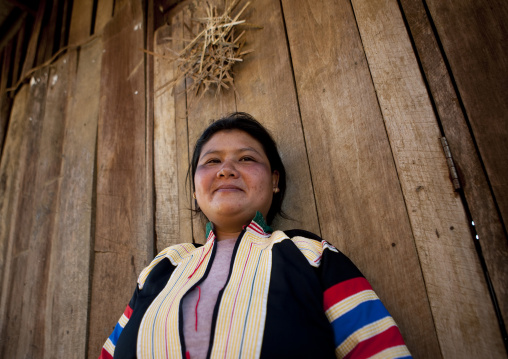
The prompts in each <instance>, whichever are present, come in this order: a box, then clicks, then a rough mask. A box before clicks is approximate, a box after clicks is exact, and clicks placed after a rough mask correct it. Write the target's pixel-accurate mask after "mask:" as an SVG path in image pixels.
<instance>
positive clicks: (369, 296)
mask: <svg viewBox="0 0 508 359" xmlns="http://www.w3.org/2000/svg"><path fill="white" fill-rule="evenodd" d="M378 299H379V297H378V296H377V295H376V293H374V291H373V290H372V289H367V290H364V291H361V292H359V293H356V294H354V295H352V296H349V297H347V298H345V299H343V300H341V301H340V302H338V303H335V304H334V305H332V306H331V307H330V308H328V310H327V311H326V312H325V314H326V317H327V318H328V320H329V321H330V323H331V322H333V321H334V320H335V319H337V318H338V317H340V316H341V315H344V314H346V313H347V312H349V311H350V310H353V309H354V308H356V307H357V306H358V305H360V304H362V303H364V302H368V301H369V300H378Z"/></svg>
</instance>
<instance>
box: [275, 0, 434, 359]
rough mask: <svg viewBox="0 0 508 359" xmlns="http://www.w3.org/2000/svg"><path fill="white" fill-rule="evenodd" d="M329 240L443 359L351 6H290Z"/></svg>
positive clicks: (421, 349) (410, 337)
mask: <svg viewBox="0 0 508 359" xmlns="http://www.w3.org/2000/svg"><path fill="white" fill-rule="evenodd" d="M282 8H283V13H284V17H285V23H286V26H287V34H288V40H289V46H290V50H291V59H292V62H293V68H294V74H295V81H296V86H297V91H298V98H299V104H300V110H301V116H302V122H303V129H304V133H305V139H306V144H307V149H308V156H309V163H310V168H311V175H312V180H313V184H314V189H315V195H316V203H317V208H318V215H319V219H320V224H321V233H322V236H323V238H325V239H326V240H328V241H330V242H332V243H333V244H334V245H335V246H337V248H339V249H340V250H341V251H343V252H344V253H346V254H347V255H348V256H349V257H350V258H351V259H352V260H353V262H355V264H356V265H357V266H358V267H359V268H360V270H361V271H362V272H363V273H364V274H365V276H366V277H367V279H368V280H369V281H370V282H371V283H372V285H373V287H374V289H375V290H376V292H377V293H378V294H379V296H380V298H381V300H382V301H383V303H384V304H385V305H386V307H387V308H388V310H389V311H390V313H391V314H392V316H393V317H394V318H395V321H396V322H397V324H398V325H399V327H400V329H401V332H402V335H403V336H404V339H405V340H406V343H407V345H408V347H409V349H410V351H411V352H412V353H413V355H414V356H415V357H422V358H423V357H431V358H439V357H441V353H440V349H439V344H438V341H437V337H436V333H435V329H434V323H433V318H432V314H431V312H430V308H429V302H428V299H427V296H426V293H425V286H424V282H423V278H422V274H421V271H420V266H419V259H418V255H417V253H416V251H415V245H414V239H413V235H412V232H411V226H410V223H409V220H408V218H407V212H406V208H405V203H404V198H403V196H402V193H401V191H400V185H399V183H398V178H397V172H396V169H395V164H394V162H393V157H392V153H391V150H390V144H389V142H388V138H387V135H386V131H385V128H384V125H383V119H382V116H381V114H380V110H379V107H378V102H377V99H376V95H375V91H374V88H373V85H372V81H371V77H370V73H369V68H368V66H367V63H366V59H365V54H364V52H363V48H362V43H361V40H360V36H359V34H358V29H357V26H356V22H355V17H354V14H353V11H352V8H351V4H350V3H349V2H348V1H323V2H315V1H305V0H301V1H282Z"/></svg>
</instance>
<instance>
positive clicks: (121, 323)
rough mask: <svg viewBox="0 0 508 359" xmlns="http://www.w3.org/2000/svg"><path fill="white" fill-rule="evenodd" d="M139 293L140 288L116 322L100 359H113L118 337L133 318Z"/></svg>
mask: <svg viewBox="0 0 508 359" xmlns="http://www.w3.org/2000/svg"><path fill="white" fill-rule="evenodd" d="M137 294H138V289H137V288H136V290H135V291H134V295H133V296H132V298H131V300H130V302H129V304H128V305H127V307H126V308H125V310H124V312H123V314H122V316H121V317H120V319H119V320H118V323H116V325H115V329H113V332H112V333H111V335H110V336H109V337H108V339H107V340H106V342H105V343H104V345H103V347H102V350H101V354H100V356H99V359H113V356H114V355H115V348H116V344H117V342H118V338H119V337H120V334H122V331H123V329H124V328H125V326H126V325H127V323H128V322H129V319H130V318H131V315H132V311H133V308H134V304H135V302H136V297H137Z"/></svg>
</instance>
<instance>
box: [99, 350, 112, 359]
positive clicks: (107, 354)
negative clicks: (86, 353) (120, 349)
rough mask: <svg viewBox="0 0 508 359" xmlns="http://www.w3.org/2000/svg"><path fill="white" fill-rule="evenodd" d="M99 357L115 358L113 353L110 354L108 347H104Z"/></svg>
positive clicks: (104, 358) (105, 358)
mask: <svg viewBox="0 0 508 359" xmlns="http://www.w3.org/2000/svg"><path fill="white" fill-rule="evenodd" d="M99 359H113V357H112V356H111V354H109V352H108V351H107V350H106V349H104V348H102V350H101V355H100V356H99Z"/></svg>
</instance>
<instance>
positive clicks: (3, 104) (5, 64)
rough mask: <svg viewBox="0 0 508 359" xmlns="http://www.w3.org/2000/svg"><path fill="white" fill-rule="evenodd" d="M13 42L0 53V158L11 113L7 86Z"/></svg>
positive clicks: (10, 71)
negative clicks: (0, 59)
mask: <svg viewBox="0 0 508 359" xmlns="http://www.w3.org/2000/svg"><path fill="white" fill-rule="evenodd" d="M13 42H14V41H10V42H9V43H8V44H7V45H6V46H5V48H4V50H3V52H2V53H1V58H2V61H1V67H0V71H1V72H0V156H1V155H2V147H3V144H4V139H5V134H6V132H7V125H8V123H9V121H8V120H9V115H10V111H11V104H12V98H11V94H10V93H8V92H7V87H8V86H9V82H8V81H9V77H10V76H9V74H10V73H12V70H11V67H12V62H11V58H12V51H13Z"/></svg>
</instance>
